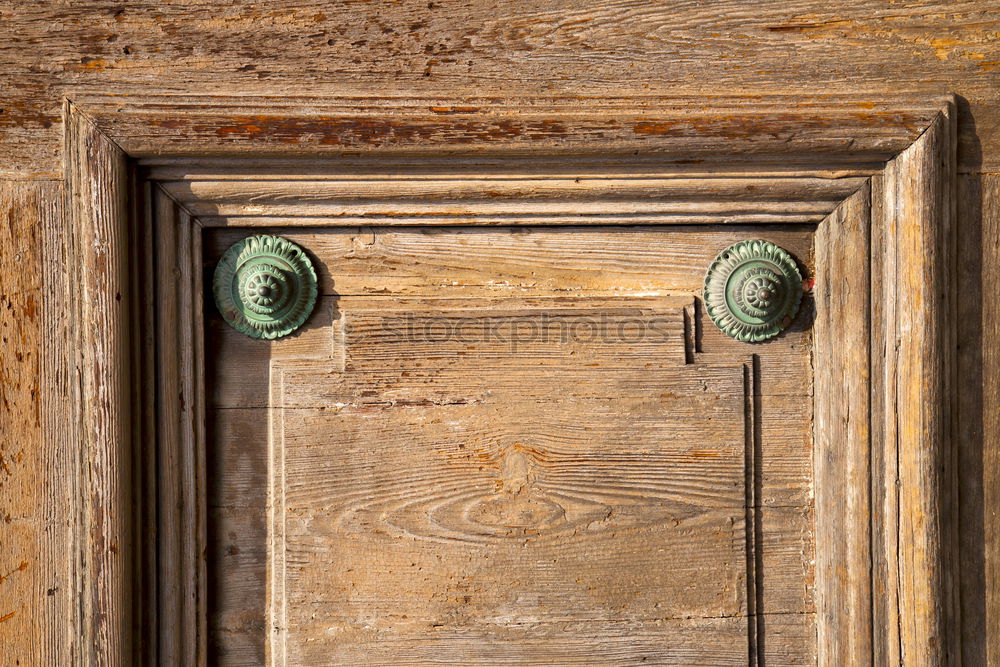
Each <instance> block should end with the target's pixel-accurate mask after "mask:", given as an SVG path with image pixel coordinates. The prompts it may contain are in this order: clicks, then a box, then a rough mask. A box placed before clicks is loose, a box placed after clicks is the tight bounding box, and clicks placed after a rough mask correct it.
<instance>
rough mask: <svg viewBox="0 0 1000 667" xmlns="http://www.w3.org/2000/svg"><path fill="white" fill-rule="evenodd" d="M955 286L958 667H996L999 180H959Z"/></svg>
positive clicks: (999, 608) (999, 653)
mask: <svg viewBox="0 0 1000 667" xmlns="http://www.w3.org/2000/svg"><path fill="white" fill-rule="evenodd" d="M960 183H961V187H960V189H959V212H960V217H961V219H962V220H964V221H965V224H964V225H963V226H962V227H961V228H960V229H959V232H960V237H959V241H960V250H959V253H960V257H962V258H963V260H964V261H962V262H960V263H959V274H958V275H959V278H958V280H959V283H960V284H961V285H962V288H963V291H964V292H965V294H966V295H967V297H968V298H967V299H964V300H963V301H962V302H961V304H960V311H959V321H960V322H961V323H962V326H960V328H959V330H958V335H959V346H958V351H959V360H958V363H959V373H960V376H961V377H962V378H963V382H962V384H961V387H962V400H961V401H960V402H959V405H958V410H959V412H958V426H959V438H960V439H959V444H960V447H961V459H960V469H961V471H962V477H961V480H960V481H961V488H960V496H959V497H960V499H961V508H960V536H961V542H960V547H961V559H962V560H961V567H962V572H963V573H964V574H965V576H963V578H962V590H961V593H962V619H963V635H962V649H963V654H962V659H963V663H964V664H988V665H994V664H997V662H998V661H1000V649H998V646H997V645H996V643H995V642H993V641H990V639H991V638H993V637H996V636H997V635H998V633H1000V566H998V563H1000V521H998V517H1000V513H998V512H997V510H996V508H997V507H998V502H1000V498H998V491H997V485H998V483H1000V474H998V471H997V468H996V463H995V462H996V461H997V458H998V453H997V445H998V443H1000V419H998V418H997V413H998V412H1000V400H998V397H1000V384H998V377H1000V375H998V369H1000V355H998V353H997V341H998V340H1000V301H998V298H997V296H996V291H995V290H994V289H992V288H991V285H992V282H993V281H994V280H995V276H996V274H997V267H1000V247H998V245H997V238H998V234H1000V179H998V177H997V176H995V175H984V176H979V175H970V176H966V177H964V178H962V179H961V181H960Z"/></svg>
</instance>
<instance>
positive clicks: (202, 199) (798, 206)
mask: <svg viewBox="0 0 1000 667" xmlns="http://www.w3.org/2000/svg"><path fill="white" fill-rule="evenodd" d="M616 150H619V151H620V150H621V147H620V146H619V147H617V148H616ZM412 160H413V158H412V157H411V156H409V155H403V156H392V155H391V154H389V155H385V156H382V157H381V158H379V159H377V160H372V159H369V160H367V161H362V160H338V169H339V170H343V173H342V175H341V178H340V179H338V180H335V179H334V175H333V174H327V175H326V176H325V178H322V179H316V178H315V176H314V175H313V174H312V173H307V174H301V175H299V174H295V173H294V172H293V173H289V174H287V175H286V178H287V179H288V180H283V181H277V180H275V179H274V178H267V177H265V178H257V176H256V175H255V174H247V173H246V172H245V169H246V167H245V166H243V167H240V168H239V170H236V169H234V170H233V172H231V173H230V174H229V175H228V176H229V178H226V179H218V180H204V179H203V178H200V177H198V176H197V175H195V174H187V175H186V177H185V178H183V179H181V180H167V181H160V182H161V185H162V187H163V189H164V190H165V191H166V192H167V193H168V194H169V195H170V196H171V197H173V198H175V199H176V200H177V201H178V202H180V203H181V204H182V205H183V206H184V207H185V209H187V210H188V211H190V212H191V213H192V214H193V215H196V216H197V217H198V219H199V220H200V221H201V222H202V224H203V225H206V226H238V227H248V226H261V225H274V224H278V223H279V221H281V220H283V219H286V218H293V219H294V220H289V221H286V223H285V224H288V223H289V222H294V223H295V224H299V225H303V224H308V223H309V222H310V221H323V223H317V224H328V221H325V220H324V218H336V219H337V221H338V223H339V224H341V225H350V224H361V225H405V224H410V225H414V224H416V225H422V224H429V225H449V224H451V225H454V224H459V225H469V224H475V225H489V224H517V225H527V224H544V225H580V224H595V225H608V224H616V223H617V224H622V223H624V224H633V225H634V224H653V223H665V224H683V223H687V224H698V223H701V224H704V223H724V224H740V223H744V224H746V223H782V224H795V223H815V222H819V221H820V220H822V219H823V218H824V217H825V216H826V215H827V214H828V213H829V212H830V211H831V210H832V209H833V207H835V206H836V205H837V204H838V203H839V202H840V201H841V200H843V199H844V198H845V197H847V196H848V195H850V194H851V193H852V192H854V191H855V190H857V189H858V187H860V186H861V184H862V183H863V182H864V177H863V176H849V175H847V173H850V172H851V171H852V170H856V169H857V167H856V166H852V165H844V168H843V170H842V172H840V173H838V172H836V171H835V172H833V173H829V174H816V175H813V174H810V173H809V172H805V173H801V172H800V173H795V172H792V171H788V172H786V173H783V174H771V175H768V176H765V177H763V178H762V177H760V176H758V175H755V174H748V173H744V174H738V173H737V174H734V177H731V178H727V177H726V176H725V175H723V174H715V173H703V174H691V173H690V170H691V168H690V167H689V166H686V167H683V168H681V169H678V170H677V172H675V173H671V171H670V169H669V168H668V166H667V165H662V164H661V165H657V164H655V163H651V164H649V165H648V167H647V168H648V169H649V171H651V172H652V173H647V174H642V173H641V172H640V173H637V172H639V170H640V169H641V168H642V167H643V166H645V165H643V164H642V162H639V161H636V163H625V164H622V163H621V157H620V154H619V156H618V157H615V156H614V155H611V156H609V157H607V158H605V161H604V162H603V163H602V161H601V160H599V159H598V158H596V157H591V158H588V159H578V158H576V157H575V156H571V155H566V156H564V157H563V162H562V163H552V158H551V157H550V158H548V159H546V158H545V157H543V156H538V155H532V156H517V157H515V158H508V159H507V160H503V159H499V158H497V157H493V158H492V159H490V160H488V163H487V164H482V163H481V160H482V159H480V160H476V159H475V158H460V157H459V158H455V159H453V160H452V162H451V164H448V163H447V162H444V161H443V160H442V159H441V158H440V157H437V156H435V157H434V158H431V159H430V160H428V161H427V163H424V164H420V165H412V164H411V161H412ZM645 160H646V161H649V157H648V156H647V157H646V158H645ZM688 161H690V160H688ZM323 162H324V163H325V162H327V161H323ZM547 163H550V164H547ZM280 164H281V165H282V166H284V167H285V168H286V169H287V168H288V167H290V166H291V164H290V163H289V162H288V161H287V160H285V161H283V162H281V163H280ZM348 166H351V167H353V168H354V169H355V170H356V171H354V172H353V173H352V172H348V171H346V169H347V167H348ZM720 166H722V165H720ZM827 166H829V165H827ZM865 166H866V165H865ZM435 167H436V169H435ZM545 167H548V169H547V170H543V169H544V168H545ZM657 167H658V169H657ZM260 168H261V170H262V171H264V172H265V174H267V172H269V171H270V172H272V173H273V172H274V171H285V169H282V168H281V167H279V166H277V165H275V166H270V167H269V166H268V165H267V164H266V162H262V163H261V164H260ZM315 168H316V166H315V161H312V162H310V161H304V162H301V163H300V166H299V169H301V170H305V171H307V172H311V171H312V170H315ZM577 168H579V169H580V171H578V172H574V170H575V169H577ZM702 168H703V169H704V166H703V167H702ZM723 168H724V167H723ZM376 170H381V172H378V171H376ZM150 171H151V173H150V178H154V179H155V178H157V172H158V171H159V170H157V169H155V168H153V169H151V170H150ZM170 171H173V170H170ZM366 171H367V172H371V173H370V175H368V176H367V177H366V176H365V172H366ZM843 172H847V173H843Z"/></svg>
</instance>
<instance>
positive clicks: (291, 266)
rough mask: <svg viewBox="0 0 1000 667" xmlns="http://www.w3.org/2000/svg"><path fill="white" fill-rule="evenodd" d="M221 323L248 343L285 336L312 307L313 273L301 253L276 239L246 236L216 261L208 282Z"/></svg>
mask: <svg viewBox="0 0 1000 667" xmlns="http://www.w3.org/2000/svg"><path fill="white" fill-rule="evenodd" d="M212 291H213V293H214V295H215V305H216V306H217V307H218V308H219V312H220V313H222V317H223V319H225V320H226V322H228V323H229V325H230V326H232V327H233V328H234V329H236V330H237V331H240V332H242V333H245V334H246V335H248V336H250V337H252V338H266V339H274V338H281V337H282V336H287V335H288V334H290V333H292V332H293V331H295V330H296V329H298V328H299V327H300V326H302V323H303V322H305V321H306V319H307V318H308V317H309V315H310V314H311V313H312V311H313V308H314V307H315V305H316V291H317V288H316V270H315V269H314V268H313V265H312V262H311V261H309V257H308V256H307V255H306V253H305V251H304V250H302V248H300V247H299V246H297V245H296V244H294V243H292V242H291V241H289V240H288V239H283V238H281V237H280V236H263V235H261V236H250V237H247V238H245V239H243V240H242V241H239V242H237V243H234V244H233V245H232V246H230V248H229V249H228V250H226V253H225V254H224V255H223V256H222V259H221V260H219V263H218V265H217V266H216V267H215V276H214V278H213V280H212Z"/></svg>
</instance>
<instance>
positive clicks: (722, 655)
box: [204, 220, 816, 665]
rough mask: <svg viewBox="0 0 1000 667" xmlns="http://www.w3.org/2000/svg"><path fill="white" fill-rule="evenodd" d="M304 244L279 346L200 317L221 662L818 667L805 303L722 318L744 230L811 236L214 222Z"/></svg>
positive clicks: (801, 239)
mask: <svg viewBox="0 0 1000 667" xmlns="http://www.w3.org/2000/svg"><path fill="white" fill-rule="evenodd" d="M260 233H278V234H281V235H282V236H283V237H284V238H287V239H290V240H292V241H294V242H295V243H297V244H299V245H300V246H301V247H302V248H304V249H306V250H307V252H308V253H309V254H310V255H311V256H312V257H313V259H314V262H315V265H316V266H317V267H318V271H319V278H320V280H319V283H320V290H319V291H320V294H321V296H320V298H319V303H318V306H317V308H316V311H315V314H314V315H313V316H312V317H311V318H310V320H309V321H308V322H307V323H306V324H305V326H304V327H303V328H302V329H301V330H300V331H299V332H297V333H295V334H293V335H291V336H289V337H287V338H285V339H282V340H278V341H274V342H268V341H264V340H253V339H251V338H249V337H247V336H245V335H244V334H242V333H239V332H237V331H235V330H234V329H232V328H231V327H229V326H228V325H227V324H226V323H225V322H224V321H223V319H222V317H221V316H220V315H219V313H218V311H217V310H216V308H215V307H214V306H213V305H212V304H211V303H207V305H206V312H205V322H206V327H207V329H208V342H207V346H206V359H207V360H208V365H207V371H206V377H207V381H208V395H209V397H210V406H211V407H210V409H209V411H208V418H209V419H208V422H209V425H210V426H209V431H208V433H209V437H208V439H207V450H208V469H207V471H208V481H207V484H208V498H209V501H208V502H209V509H208V517H209V521H208V534H209V539H208V547H209V549H208V581H209V595H208V623H209V653H210V655H211V656H212V660H211V661H213V662H215V661H217V662H218V663H219V664H233V665H236V664H261V663H263V662H267V663H268V664H276V665H285V664H288V665H320V664H331V665H334V664H335V665H362V664H370V665H428V664H453V665H501V664H503V665H556V664H591V665H598V664H599V665H632V664H663V665H667V664H670V665H729V664H732V665H745V664H748V662H749V660H750V656H751V655H757V654H759V655H760V657H761V659H762V660H765V661H766V663H767V664H769V665H770V664H773V665H793V664H794V665H800V664H812V663H814V662H815V659H816V624H815V613H814V612H815V607H814V603H813V578H814V574H813V572H814V570H813V567H814V566H813V561H814V543H813V534H814V522H813V497H812V490H811V483H812V466H813V463H812V456H813V454H812V451H813V450H812V404H811V368H810V351H811V335H810V328H811V327H810V324H811V319H812V317H813V313H812V308H811V306H810V305H809V303H808V301H807V303H806V304H805V305H804V307H803V308H802V309H801V311H800V313H799V316H798V318H797V319H796V321H795V323H794V326H792V327H791V329H790V330H788V331H787V332H786V333H785V334H783V335H781V336H780V337H779V338H777V339H774V340H772V341H770V342H768V343H765V344H760V345H750V344H746V343H740V342H737V341H734V340H731V339H729V338H728V337H726V336H725V335H724V334H722V333H721V332H720V331H719V330H717V329H716V327H715V325H714V324H713V323H712V322H711V321H710V320H708V319H707V318H706V317H705V315H704V308H703V306H702V290H703V285H704V278H705V272H706V269H707V268H708V266H709V265H710V264H711V262H712V260H713V258H714V257H715V255H716V254H718V253H720V252H721V251H722V250H723V249H724V248H726V247H727V246H729V245H731V244H733V243H735V242H737V241H740V240H743V239H746V238H765V239H768V240H771V241H774V242H776V243H778V244H780V245H781V246H782V247H784V248H787V249H788V250H790V251H791V252H793V253H794V255H795V256H796V257H797V258H798V261H799V264H800V266H801V268H802V270H803V271H804V272H805V273H806V274H807V275H808V274H809V273H810V271H811V266H812V256H813V250H812V238H813V229H812V228H811V227H810V226H792V225H779V226H775V227H767V228H762V227H755V226H737V227H735V228H724V227H719V226H711V225H709V226H647V227H634V226H625V227H620V226H619V227H608V226H593V227H577V226H568V227H553V226H546V225H541V226H527V227H494V228H476V227H468V226H457V227H433V226H432V227H425V228H408V227H401V228H393V227H378V226H374V227H340V226H337V225H336V220H330V221H329V223H327V225H326V226H322V227H311V228H309V229H305V230H301V229H288V228H284V229H282V228H265V229H259V228H256V229H245V228H243V229H241V228H225V229H218V230H211V231H208V232H207V234H206V235H205V237H204V248H205V250H204V252H205V263H206V266H207V267H208V268H212V267H214V266H215V263H216V262H217V261H218V260H219V258H220V256H221V255H222V253H223V252H224V251H225V250H226V249H227V248H228V247H230V246H231V245H232V244H233V243H236V242H237V241H239V240H240V239H242V238H245V237H246V236H247V235H249V234H260Z"/></svg>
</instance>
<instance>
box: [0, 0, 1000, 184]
mask: <svg viewBox="0 0 1000 667" xmlns="http://www.w3.org/2000/svg"><path fill="white" fill-rule="evenodd" d="M118 9H119V8H117V7H116V6H110V5H106V4H103V3H100V2H92V3H90V4H87V5H83V6H80V5H72V4H71V3H68V2H64V1H60V2H54V3H47V4H46V5H44V6H40V7H34V6H24V5H20V4H17V3H13V2H8V3H7V4H5V6H4V15H5V18H6V19H7V21H6V24H7V25H9V28H8V30H9V31H10V32H11V36H10V37H9V38H8V39H6V40H4V41H5V42H6V43H7V44H9V45H10V46H8V47H6V48H5V49H4V51H3V52H2V56H3V58H4V62H5V63H8V69H7V74H6V76H5V77H4V81H3V85H4V87H3V91H2V92H3V94H4V97H5V99H10V100H11V102H10V103H9V104H8V105H6V107H5V108H6V113H5V114H4V116H5V119H4V120H5V123H4V130H5V136H6V139H5V142H4V148H5V150H6V152H8V153H9V154H11V155H12V156H13V157H14V158H15V159H16V162H14V163H13V164H12V165H11V167H10V169H11V170H12V171H16V173H19V174H29V175H30V174H37V173H40V172H41V173H45V172H46V171H49V173H51V172H52V171H55V170H56V169H57V166H56V165H57V164H58V150H59V134H60V130H61V128H60V113H59V112H60V101H61V98H62V97H63V96H65V95H68V96H70V97H71V98H72V97H73V96H74V95H81V94H86V93H109V92H110V93H128V94H133V95H139V96H147V95H151V94H157V93H172V94H174V95H176V96H178V97H183V96H190V95H193V94H196V93H202V94H211V93H214V92H216V91H217V90H218V88H219V85H218V84H219V81H225V82H226V85H227V87H228V88H229V89H231V90H233V91H239V92H240V93H242V94H245V95H262V94H271V95H276V96H294V95H296V94H298V95H308V94H313V95H316V94H319V95H327V96H334V95H345V94H349V93H351V92H369V91H373V90H380V91H383V92H387V91H392V92H394V93H398V92H399V91H409V92H411V93H412V94H414V95H421V94H422V95H425V96H431V95H434V94H437V95H439V96H440V95H442V94H444V95H445V96H447V95H449V94H450V93H452V92H453V91H454V90H455V89H456V88H461V89H472V90H475V91H477V92H478V93H479V94H480V95H483V96H486V95H498V96H508V95H514V94H517V93H522V94H525V93H526V94H537V93H538V92H541V91H548V92H552V91H555V92H566V93H568V94H581V93H586V94H589V95H592V96H594V97H596V98H601V97H605V96H614V95H620V94H621V93H622V92H623V89H627V90H630V91H633V92H636V93H645V94H651V93H652V94H671V95H681V94H684V95H691V96H698V97H702V96H712V95H717V94H718V93H719V91H747V94H748V96H757V95H768V94H771V95H775V94H777V95H782V94H783V95H788V96H793V97H797V98H799V99H804V100H809V99H815V97H816V96H817V95H819V94H831V93H837V92H840V93H848V94H853V93H856V92H857V91H859V90H861V91H868V92H870V93H872V94H873V95H877V94H885V93H896V94H898V95H906V96H908V97H909V98H910V99H913V100H921V101H922V100H926V99H927V98H928V97H929V96H931V95H934V94H937V93H942V92H946V91H948V90H951V89H956V88H957V89H960V90H961V91H962V93H963V94H965V95H966V96H967V97H969V98H970V99H971V100H972V101H973V106H972V110H973V112H974V113H975V114H976V115H977V117H978V126H979V132H980V134H981V135H982V136H984V137H985V138H986V142H984V143H985V145H986V147H987V148H989V147H990V146H991V145H992V144H993V142H995V141H996V137H997V132H996V127H997V123H996V114H995V110H994V109H993V107H994V105H995V103H996V100H997V90H996V86H995V83H994V82H993V81H992V79H991V72H993V71H994V69H995V67H996V63H997V61H998V60H1000V54H998V53H997V50H996V46H995V41H994V40H993V38H992V36H993V34H994V33H995V32H996V31H997V30H998V28H997V22H996V19H995V16H994V14H993V13H992V12H991V9H992V7H991V6H990V4H989V3H988V2H984V1H983V0H967V1H963V2H957V3H954V2H952V3H944V2H940V1H931V0H925V1H923V2H919V3H916V4H913V5H906V6H885V5H884V4H883V3H879V2H873V1H872V0H850V1H849V2H846V3H838V5H836V6H834V7H831V6H829V5H827V4H823V3H821V2H818V1H817V0H810V1H809V2H805V3H803V4H799V5H796V6H788V5H781V4H771V3H768V4H766V5H764V6H759V7H752V8H751V7H747V6H746V5H745V3H740V2H737V1H736V0H720V1H718V2H713V3H711V4H709V5H690V6H689V5H680V6H662V5H659V4H656V3H639V4H630V3H627V2H623V0H604V1H602V2H600V3H597V4H592V5H588V6H586V7H575V6H574V7H567V6H566V5H565V4H563V3H559V2H555V1H551V2H544V3H538V2H524V1H520V2H515V3H509V4H507V5H505V6H504V7H503V9H502V10H498V9H497V8H496V7H494V6H492V5H485V4H483V3H482V2H476V1H475V0H463V1H461V2H456V3H448V4H447V5H443V4H437V3H432V4H431V5H430V6H428V4H427V2H425V1H424V0H409V1H407V2H401V3H399V4H397V5H393V6H392V7H391V8H382V7H376V6H368V5H365V4H359V5H350V6H349V7H341V6H337V5H332V4H330V3H329V2H324V1H316V0H309V1H302V2H297V3H296V4H295V5H294V6H287V7H281V8H278V9H269V10H265V9H261V8H259V7H257V6H255V5H253V4H252V3H247V2H241V3H235V4H229V5H219V4H216V3H208V2H204V1H203V0H188V1H186V2H181V3H172V4H171V5H170V6H169V7H162V6H160V5H159V4H158V3H139V4H134V5H131V6H130V7H129V8H128V9H127V10H126V11H121V12H119V11H118ZM52 26H56V27H57V28H58V29H57V30H52V29H51V27H52ZM24 44H29V45H31V47H32V56H31V57H30V58H28V57H24V55H23V51H22V48H23V46H22V45H24ZM887 63H892V66H891V67H889V66H887ZM453 107H454V105H453V104H448V103H446V104H444V105H443V106H440V107H439V108H440V109H442V113H443V114H447V113H449V112H452V113H454V112H455V111H456V110H455V109H454V108H453ZM458 111H459V112H460V110H458ZM966 127H967V128H968V129H967V132H968V133H970V134H971V132H972V131H973V128H971V127H969V126H966ZM739 129H741V128H736V130H737V132H738V131H739ZM969 143H970V144H971V143H972V142H969ZM985 155H986V159H987V160H990V159H992V158H989V155H990V153H989V151H987V152H986V153H985ZM981 162H982V160H981V159H980V160H976V157H975V155H970V160H969V162H968V164H969V168H972V169H978V168H980V166H981V165H980V164H978V163H981Z"/></svg>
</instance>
